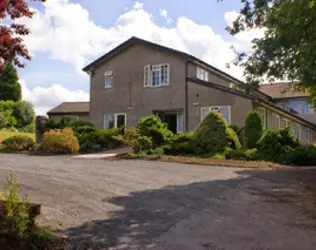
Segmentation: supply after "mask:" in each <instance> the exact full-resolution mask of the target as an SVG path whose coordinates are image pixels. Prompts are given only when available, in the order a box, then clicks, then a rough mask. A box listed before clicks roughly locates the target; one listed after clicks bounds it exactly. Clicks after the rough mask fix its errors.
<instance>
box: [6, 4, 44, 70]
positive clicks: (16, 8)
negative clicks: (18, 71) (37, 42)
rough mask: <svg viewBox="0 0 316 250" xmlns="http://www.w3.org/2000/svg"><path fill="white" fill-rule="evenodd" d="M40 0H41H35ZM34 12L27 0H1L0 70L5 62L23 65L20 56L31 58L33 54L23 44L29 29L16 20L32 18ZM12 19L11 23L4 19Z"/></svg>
mask: <svg viewBox="0 0 316 250" xmlns="http://www.w3.org/2000/svg"><path fill="white" fill-rule="evenodd" d="M33 1H40V0H33ZM41 1H42V2H45V0H41ZM33 14H34V13H33V12H32V11H31V10H30V9H29V7H28V4H27V3H26V2H25V0H1V2H0V18H1V20H0V71H1V70H3V68H4V62H7V61H13V62H14V64H15V65H16V66H18V67H23V66H24V65H23V63H22V62H21V61H20V58H19V57H23V58H25V59H28V60H30V59H31V56H30V54H29V52H28V51H27V48H26V47H25V45H24V44H23V39H22V38H21V36H24V35H28V34H29V33H30V31H29V29H28V28H27V27H26V26H25V25H23V24H18V23H15V22H14V20H16V19H18V18H22V17H27V18H32V16H33ZM8 19H11V21H12V22H10V25H7V24H4V23H3V22H2V20H8Z"/></svg>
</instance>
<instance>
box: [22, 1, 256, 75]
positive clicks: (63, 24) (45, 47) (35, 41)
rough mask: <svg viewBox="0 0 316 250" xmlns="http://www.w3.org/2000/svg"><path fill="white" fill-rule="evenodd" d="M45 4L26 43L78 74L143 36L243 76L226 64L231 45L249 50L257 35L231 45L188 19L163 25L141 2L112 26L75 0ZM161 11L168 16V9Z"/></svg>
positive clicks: (242, 37) (230, 15)
mask: <svg viewBox="0 0 316 250" xmlns="http://www.w3.org/2000/svg"><path fill="white" fill-rule="evenodd" d="M44 6H45V8H44V11H43V12H38V11H37V15H35V17H34V18H33V19H32V20H27V21H26V22H28V23H29V26H30V27H31V30H32V35H30V36H28V37H27V38H26V43H27V45H28V47H29V49H30V51H31V52H32V53H35V54H36V52H38V51H45V52H48V53H49V54H50V56H51V57H52V58H55V59H58V60H62V61H64V62H67V63H70V64H72V65H74V67H75V68H76V70H77V72H81V68H82V67H83V66H85V65H86V64H87V63H89V62H90V61H91V58H97V57H98V56H100V55H103V54H104V53H106V52H107V51H109V50H110V49H112V48H114V47H115V46H117V45H118V44H120V43H121V42H123V41H125V40H127V39H128V38H130V37H131V36H138V37H140V38H143V39H147V40H150V41H153V42H156V43H159V44H162V45H165V46H170V47H172V48H175V49H178V50H182V51H185V52H188V53H191V54H193V55H195V56H197V57H199V58H201V59H202V60H205V61H206V62H208V63H210V64H212V65H214V66H215V67H218V68H220V69H222V70H225V71H227V72H228V73H230V74H232V75H233V76H235V77H238V78H241V77H242V69H240V68H237V67H235V66H233V67H231V68H230V69H227V68H226V66H225V65H226V63H227V62H230V61H231V60H232V59H233V58H234V53H233V52H232V50H231V49H230V47H231V45H235V46H236V45H237V46H236V47H237V48H246V47H249V42H250V41H251V39H252V37H253V36H250V34H253V33H245V34H239V35H238V36H236V37H234V38H233V37H232V38H231V41H227V40H225V39H224V38H223V37H222V36H221V35H220V34H218V33H215V32H214V30H213V28H212V27H211V26H207V25H200V24H198V23H196V22H194V21H192V20H191V19H189V18H187V17H185V16H182V17H178V18H177V20H176V24H175V27H170V28H166V27H161V26H158V25H157V24H156V23H155V21H154V18H153V16H152V15H151V14H150V13H148V12H147V11H146V10H145V9H144V7H143V3H141V2H135V4H134V6H133V8H132V9H130V10H127V11H125V12H124V13H123V14H122V15H120V16H119V17H118V18H117V20H116V22H115V25H113V26H112V27H109V28H104V27H101V26H98V25H96V24H95V23H94V22H93V21H92V20H91V18H90V16H89V12H88V10H86V9H84V8H83V7H82V6H81V5H80V4H76V3H71V2H69V0H49V1H47V2H46V3H45V4H44ZM160 12H161V14H162V15H163V16H165V17H167V18H168V12H167V11H166V10H161V11H160ZM235 14H237V13H234V12H228V13H226V14H225V19H226V21H227V22H231V21H232V20H233V17H234V15H235ZM223 32H225V31H223Z"/></svg>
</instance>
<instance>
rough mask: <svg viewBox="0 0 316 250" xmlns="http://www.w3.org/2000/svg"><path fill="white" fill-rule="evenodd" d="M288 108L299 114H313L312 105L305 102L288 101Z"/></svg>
mask: <svg viewBox="0 0 316 250" xmlns="http://www.w3.org/2000/svg"><path fill="white" fill-rule="evenodd" d="M288 107H289V108H291V109H293V110H295V111H296V112H298V113H300V114H309V113H314V110H313V108H312V105H311V104H310V103H308V102H306V101H290V102H289V104H288Z"/></svg>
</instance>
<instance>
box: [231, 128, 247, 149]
mask: <svg viewBox="0 0 316 250" xmlns="http://www.w3.org/2000/svg"><path fill="white" fill-rule="evenodd" d="M228 127H229V128H231V129H232V130H234V131H235V133H236V135H237V136H238V139H239V142H240V144H241V145H244V143H245V128H244V127H241V128H240V127H238V126H236V125H229V126H228Z"/></svg>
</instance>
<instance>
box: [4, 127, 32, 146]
mask: <svg viewBox="0 0 316 250" xmlns="http://www.w3.org/2000/svg"><path fill="white" fill-rule="evenodd" d="M15 135H26V136H29V137H31V138H32V139H33V140H34V141H35V134H32V133H21V132H19V131H17V130H16V129H14V128H9V129H1V130H0V143H1V142H2V141H4V140H5V139H7V138H9V137H12V136H15Z"/></svg>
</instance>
